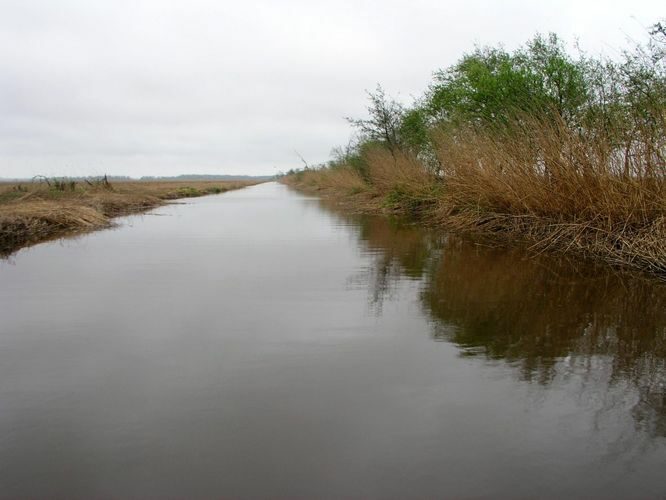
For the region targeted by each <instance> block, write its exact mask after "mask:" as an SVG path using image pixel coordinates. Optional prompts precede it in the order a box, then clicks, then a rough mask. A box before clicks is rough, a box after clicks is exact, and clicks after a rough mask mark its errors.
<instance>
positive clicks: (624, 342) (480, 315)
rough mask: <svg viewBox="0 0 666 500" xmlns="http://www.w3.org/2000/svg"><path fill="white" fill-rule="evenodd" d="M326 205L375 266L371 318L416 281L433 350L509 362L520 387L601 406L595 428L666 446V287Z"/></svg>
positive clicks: (369, 279)
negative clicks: (613, 426) (631, 432)
mask: <svg viewBox="0 0 666 500" xmlns="http://www.w3.org/2000/svg"><path fill="white" fill-rule="evenodd" d="M322 205H323V206H324V207H326V209H327V210H333V211H334V212H336V213H337V214H338V216H339V217H340V221H341V223H344V224H345V225H349V226H352V227H356V228H357V233H358V238H359V242H360V243H361V244H362V245H363V247H364V249H365V251H366V252H367V253H369V254H370V255H372V257H373V258H372V263H373V265H372V269H370V270H368V272H367V273H365V275H364V277H363V278H364V279H365V283H366V284H367V286H368V293H369V299H370V302H371V303H372V304H373V305H374V309H375V311H378V312H379V313H381V305H382V303H383V301H385V300H390V299H391V297H392V293H391V291H392V290H393V289H394V287H395V286H396V285H397V283H399V282H400V281H401V280H404V279H410V280H415V279H416V280H420V283H421V285H422V291H421V293H420V301H421V304H422V307H423V309H424V310H425V312H426V313H427V314H428V315H429V317H430V318H431V319H432V338H433V340H435V341H446V342H451V343H453V344H455V345H457V346H458V347H459V349H460V355H461V356H466V357H478V358H481V359H486V360H487V361H488V362H503V363H504V364H506V365H507V366H510V367H512V368H513V369H514V372H515V374H516V377H518V378H519V379H520V380H523V381H527V382H532V383H536V384H539V385H541V386H544V387H548V386H557V387H558V388H563V387H565V386H566V389H567V390H568V391H571V392H572V394H570V396H571V397H574V398H577V399H579V400H580V401H581V404H596V403H598V405H597V417H598V418H599V419H602V418H603V415H605V414H606V413H609V412H610V413H611V414H612V417H611V418H616V417H617V414H618V411H619V412H620V413H626V414H627V415H631V417H632V418H633V421H634V423H635V425H636V428H637V430H640V431H642V432H645V433H647V434H648V435H650V436H653V437H657V436H659V437H666V382H665V381H666V286H664V285H663V284H661V283H657V282H653V281H650V280H649V279H646V278H643V277H637V276H630V275H626V274H621V273H618V272H617V271H614V270H612V269H608V268H607V267H606V266H601V265H595V264H594V263H591V262H587V261H577V260H575V259H572V258H570V257H563V256H553V255H533V254H529V253H528V252H527V251H526V250H525V249H523V248H519V247H511V248H509V247H491V246H488V245H484V244H481V243H479V242H475V241H473V240H471V239H468V238H462V237H455V236H452V235H446V234H442V233H437V232H435V231H428V230H424V229H420V228H418V227H415V226H413V225H409V224H407V223H401V222H399V221H396V220H390V219H387V218H383V217H373V216H363V215H345V214H344V213H341V212H340V211H338V210H336V209H335V208H334V207H332V206H331V205H330V204H327V203H326V202H322ZM357 281H358V279H357ZM590 401H595V402H596V403H590Z"/></svg>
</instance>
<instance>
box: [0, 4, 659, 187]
mask: <svg viewBox="0 0 666 500" xmlns="http://www.w3.org/2000/svg"><path fill="white" fill-rule="evenodd" d="M661 10H662V9H661V2H659V3H657V2H656V1H647V0H637V1H634V2H631V3H630V4H628V2H608V1H605V2H601V1H599V2H574V1H573V0H557V1H553V2H549V3H544V2H527V1H518V0H506V1H503V2H496V1H474V2H444V1H435V0H412V1H410V2H405V1H401V2H397V1H381V2H373V1H353V2H352V1H343V0H337V1H324V2H315V1H284V2H277V1H274V2H267V1H248V2H226V1H212V0H210V1H206V0H188V1H175V0H144V1H136V0H134V1H127V0H114V1H110V0H109V1H105V0H96V1H90V0H85V1H84V0H59V1H58V2H52V1H47V0H43V1H37V0H15V1H9V0H0V116H2V120H1V121H0V176H4V177H15V176H21V177H25V176H32V175H36V174H45V175H87V174H101V173H104V172H108V173H112V174H118V175H132V176H140V175H174V174H179V173H186V172H191V173H195V172H196V173H243V174H266V173H269V174H270V173H274V172H275V171H276V170H286V169H288V168H291V167H293V166H298V165H299V163H300V162H299V160H298V158H297V156H296V155H295V153H294V150H298V151H299V152H300V153H301V154H302V155H303V156H304V157H305V158H306V159H307V160H308V161H310V162H319V161H323V160H325V159H326V158H327V157H328V154H329V151H330V149H331V147H332V146H334V145H337V144H341V143H345V142H346V141H347V138H348V136H349V134H350V129H349V126H348V125H347V123H346V122H345V121H344V119H343V118H342V117H344V116H360V115H362V114H363V112H364V109H365V95H364V90H365V89H371V88H374V86H375V84H376V83H377V82H381V83H382V84H383V85H384V86H385V87H386V88H387V90H388V91H389V92H390V93H392V94H397V93H398V92H400V97H401V98H402V99H403V100H405V101H410V96H411V95H418V94H420V93H421V92H422V91H423V89H424V88H425V87H426V85H427V83H428V81H429V79H430V76H431V74H432V72H433V71H434V70H436V69H437V68H440V67H444V66H446V65H448V64H451V63H452V62H454V61H455V60H456V59H457V58H458V57H459V56H460V55H461V54H462V52H464V51H468V50H470V49H471V48H472V47H473V45H474V44H475V43H478V44H497V43H503V44H504V45H505V46H506V47H507V48H514V47H516V46H517V45H519V44H521V43H523V42H524V41H525V40H527V39H528V38H530V37H531V36H532V35H533V34H534V33H535V32H537V31H540V32H548V31H555V32H557V33H559V34H561V35H562V36H563V37H565V39H567V40H570V41H573V40H574V38H575V37H578V38H579V39H580V43H581V45H582V46H583V47H584V48H586V49H587V50H589V51H591V52H593V53H596V52H600V51H604V52H606V53H610V54H611V55H612V54H613V53H614V52H616V51H618V50H619V48H621V47H623V46H624V45H625V39H626V37H627V36H633V37H635V38H637V39H642V38H643V37H644V34H645V33H644V27H645V26H647V25H649V24H650V23H652V22H654V21H656V20H657V18H658V17H659V16H660V15H661Z"/></svg>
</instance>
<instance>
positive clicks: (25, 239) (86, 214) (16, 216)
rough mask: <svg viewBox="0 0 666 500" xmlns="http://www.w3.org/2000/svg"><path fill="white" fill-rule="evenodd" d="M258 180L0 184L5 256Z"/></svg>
mask: <svg viewBox="0 0 666 500" xmlns="http://www.w3.org/2000/svg"><path fill="white" fill-rule="evenodd" d="M252 184H256V182H253V181H182V182H181V181H160V182H158V181H155V182H144V181H142V182H113V183H111V182H109V180H108V178H107V177H106V176H104V177H99V178H88V179H83V180H74V179H68V178H46V177H39V178H35V179H33V180H32V181H31V182H23V183H5V184H0V255H7V254H10V253H12V252H14V251H15V250H17V249H19V248H21V247H23V246H26V245H30V244H33V243H36V242H39V241H42V240H44V239H48V238H52V237H57V236H63V235H65V234H71V233H76V232H81V231H90V230H93V229H100V228H104V227H109V226H110V225H111V224H112V221H111V219H112V218H113V217H118V216H121V215H129V214H132V213H137V212H141V211H144V210H148V209H150V208H154V207H157V206H159V205H161V204H163V203H165V202H167V201H168V200H175V199H179V198H192V197H197V196H204V195H207V194H218V193H223V192H225V191H229V190H231V189H239V188H242V187H246V186H249V185H252Z"/></svg>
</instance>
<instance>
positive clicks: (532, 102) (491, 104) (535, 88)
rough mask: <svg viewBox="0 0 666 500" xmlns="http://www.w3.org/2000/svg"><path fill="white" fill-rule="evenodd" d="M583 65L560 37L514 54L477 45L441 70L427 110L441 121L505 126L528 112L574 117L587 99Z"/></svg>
mask: <svg viewBox="0 0 666 500" xmlns="http://www.w3.org/2000/svg"><path fill="white" fill-rule="evenodd" d="M587 92H588V91H587V82H586V79H585V74H584V65H583V64H582V62H581V61H574V60H573V59H572V58H571V57H570V56H569V55H568V54H567V53H566V51H565V49H564V46H563V45H562V43H561V41H560V40H559V39H558V38H557V36H556V35H554V34H551V35H550V36H548V37H547V38H544V37H542V36H536V37H535V38H534V39H533V40H532V41H530V42H529V43H528V44H527V47H526V48H523V49H521V50H518V51H516V52H515V53H513V54H510V53H508V52H506V51H504V50H503V49H501V48H488V47H486V48H477V49H476V50H475V51H474V52H472V53H471V54H467V55H465V56H463V58H462V59H461V60H460V61H459V62H458V63H456V64H455V65H453V66H452V67H450V68H447V69H445V70H441V71H438V72H437V73H436V74H435V79H434V82H433V83H432V84H431V86H430V89H429V92H428V95H427V97H426V103H427V104H426V109H427V110H428V112H429V114H430V115H431V116H432V117H433V119H434V121H435V122H438V123H453V124H457V123H461V122H463V123H468V124H470V123H471V124H474V125H480V126H484V127H498V126H499V127H506V126H509V125H511V124H512V123H513V122H514V121H515V120H516V119H519V118H520V117H521V116H524V115H526V114H530V115H532V114H534V113H543V114H549V113H552V114H554V115H555V116H556V117H557V118H562V119H564V120H565V121H566V122H573V121H575V120H576V119H577V118H578V117H579V115H580V112H581V109H582V107H583V105H584V104H585V102H586V98H587Z"/></svg>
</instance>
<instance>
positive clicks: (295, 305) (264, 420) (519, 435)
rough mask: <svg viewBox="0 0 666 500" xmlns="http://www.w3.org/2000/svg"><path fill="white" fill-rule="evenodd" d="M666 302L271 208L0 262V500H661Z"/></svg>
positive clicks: (271, 194) (389, 229)
mask: <svg viewBox="0 0 666 500" xmlns="http://www.w3.org/2000/svg"><path fill="white" fill-rule="evenodd" d="M665 378H666V286H664V285H661V284H658V283H654V282H651V281H648V280H646V279H643V278H641V277H632V276H626V275H622V274H619V273H617V272H614V271H611V270H609V269H607V268H606V267H603V266H595V265H593V264H591V263H589V262H584V261H580V260H579V259H572V258H567V259H564V258H563V257H558V256H549V255H533V254H531V253H529V252H527V251H525V250H524V249H521V248H518V247H510V248H501V247H500V248H497V247H491V246H488V245H487V244H485V243H483V242H480V241H472V240H469V239H463V238H459V237H455V236H452V235H447V234H442V233H438V232H435V231H429V230H425V229H419V228H416V227H413V226H410V225H407V224H403V223H400V222H398V221H393V220H389V219H386V218H380V217H369V216H360V215H348V214H345V213H343V212H340V211H339V210H337V209H336V208H335V207H334V206H331V204H329V203H326V202H323V201H321V200H319V199H317V198H314V197H308V196H304V195H302V194H299V193H296V192H294V191H291V190H290V189H289V188H287V187H285V186H283V185H280V184H276V183H266V184H261V185H258V186H254V187H251V188H246V189H243V190H239V191H234V192H229V193H225V194H223V195H217V196H207V197H203V198H198V199H193V200H191V201H187V203H182V204H174V205H168V206H165V207H161V208H159V209H157V210H153V211H152V212H150V213H148V214H145V215H141V216H133V217H127V218H124V219H120V220H119V226H118V227H117V228H116V229H112V230H106V231H100V232H95V233H91V234H87V235H84V236H81V237H78V238H75V239H65V240H61V241H54V242H48V243H44V244H40V245H37V246H34V247H32V248H28V249H24V250H22V251H20V252H18V253H17V254H15V255H13V256H12V257H10V258H9V259H7V260H4V261H0V496H2V497H63V498H64V497H67V498H92V497H117V498H138V497H141V498H146V497H151V498H154V497H162V498H198V497H227V498H230V497H231V498H426V497H427V498H434V497H437V498H486V497H488V498H490V497H493V498H498V497H500V498H501V497H513V498H535V497H539V498H562V497H568V498H609V497H613V498H664V497H665V496H666V474H665V470H666V467H665V466H666V380H665Z"/></svg>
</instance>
